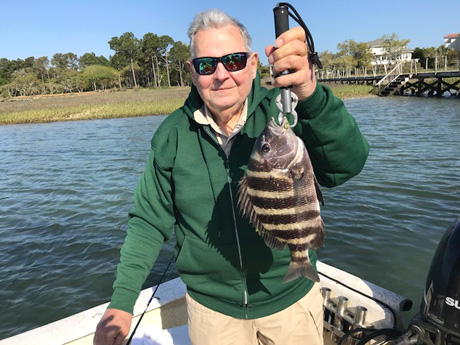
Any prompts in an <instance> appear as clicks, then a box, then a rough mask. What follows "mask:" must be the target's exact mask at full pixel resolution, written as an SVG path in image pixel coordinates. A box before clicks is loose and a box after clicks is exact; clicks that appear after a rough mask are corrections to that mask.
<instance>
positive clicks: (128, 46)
mask: <svg viewBox="0 0 460 345" xmlns="http://www.w3.org/2000/svg"><path fill="white" fill-rule="evenodd" d="M109 45H110V49H112V50H114V51H115V54H117V53H118V54H119V55H120V56H122V57H125V58H126V59H128V60H129V61H130V62H131V72H132V76H133V81H134V87H135V88H137V87H138V86H137V81H136V74H135V72H134V60H135V59H136V58H137V57H138V55H139V52H140V42H139V40H138V39H137V38H136V37H134V34H133V33H132V32H125V33H124V34H123V35H121V36H120V37H116V36H115V37H112V39H111V40H110V41H109Z"/></svg>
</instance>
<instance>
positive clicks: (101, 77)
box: [82, 65, 117, 91]
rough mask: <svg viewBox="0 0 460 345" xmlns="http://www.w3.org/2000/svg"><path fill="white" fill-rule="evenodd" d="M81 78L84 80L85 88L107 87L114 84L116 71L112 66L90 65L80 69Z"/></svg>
mask: <svg viewBox="0 0 460 345" xmlns="http://www.w3.org/2000/svg"><path fill="white" fill-rule="evenodd" d="M82 79H83V81H84V82H85V88H93V90H94V91H96V90H97V89H98V86H99V87H100V88H101V89H104V90H105V89H107V88H109V87H112V86H114V85H115V84H116V81H117V71H116V70H115V69H114V68H112V67H107V66H99V65H91V66H88V67H85V69H84V70H83V71H82Z"/></svg>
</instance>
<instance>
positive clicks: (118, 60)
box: [110, 53, 128, 89]
mask: <svg viewBox="0 0 460 345" xmlns="http://www.w3.org/2000/svg"><path fill="white" fill-rule="evenodd" d="M110 65H111V66H112V67H114V68H115V69H116V70H117V73H118V87H119V88H120V89H121V70H122V69H123V68H125V67H126V66H127V65H128V61H127V60H126V58H125V57H123V56H121V55H120V54H118V53H115V55H113V56H110Z"/></svg>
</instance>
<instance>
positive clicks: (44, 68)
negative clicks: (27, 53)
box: [32, 56, 50, 83]
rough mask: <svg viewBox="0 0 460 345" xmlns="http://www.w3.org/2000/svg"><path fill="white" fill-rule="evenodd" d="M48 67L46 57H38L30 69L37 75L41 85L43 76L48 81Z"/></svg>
mask: <svg viewBox="0 0 460 345" xmlns="http://www.w3.org/2000/svg"><path fill="white" fill-rule="evenodd" d="M49 65H50V60H49V59H48V57H47V56H42V57H39V58H38V59H36V60H35V61H34V63H33V65H32V69H33V70H34V72H35V73H36V74H37V77H38V78H40V79H41V80H42V82H43V83H45V76H47V77H48V80H49V79H50V75H49Z"/></svg>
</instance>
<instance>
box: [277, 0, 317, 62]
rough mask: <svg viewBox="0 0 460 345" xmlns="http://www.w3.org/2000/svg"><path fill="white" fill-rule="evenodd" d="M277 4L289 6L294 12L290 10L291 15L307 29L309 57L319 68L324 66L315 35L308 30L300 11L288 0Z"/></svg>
mask: <svg viewBox="0 0 460 345" xmlns="http://www.w3.org/2000/svg"><path fill="white" fill-rule="evenodd" d="M277 6H285V7H287V8H289V9H290V10H291V11H292V12H293V13H294V14H293V13H291V12H289V16H290V17H291V18H292V19H294V20H295V21H296V22H297V23H299V25H300V26H301V27H302V28H303V29H304V31H305V38H306V43H307V46H308V58H309V59H310V61H311V63H313V64H315V65H316V66H317V67H318V68H323V64H322V63H321V61H320V60H319V56H318V53H317V52H315V42H314V41H313V36H312V35H311V32H310V30H308V27H307V25H306V24H305V22H304V21H303V20H302V17H301V16H300V15H299V13H298V12H297V11H296V9H295V8H294V6H292V5H291V4H288V3H287V2H280V3H279V4H278V5H277Z"/></svg>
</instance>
